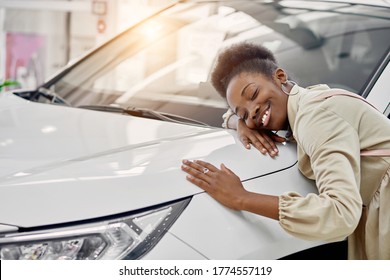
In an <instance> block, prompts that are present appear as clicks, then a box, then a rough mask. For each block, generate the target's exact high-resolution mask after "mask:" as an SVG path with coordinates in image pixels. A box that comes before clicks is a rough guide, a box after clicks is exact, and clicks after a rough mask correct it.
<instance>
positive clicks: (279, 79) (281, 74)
mask: <svg viewBox="0 0 390 280" xmlns="http://www.w3.org/2000/svg"><path fill="white" fill-rule="evenodd" d="M274 79H275V82H276V83H280V84H285V83H286V82H287V80H288V77H287V73H286V71H284V70H283V69H282V68H278V69H276V70H275V73H274Z"/></svg>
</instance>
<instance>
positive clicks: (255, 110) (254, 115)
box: [250, 107, 260, 120]
mask: <svg viewBox="0 0 390 280" xmlns="http://www.w3.org/2000/svg"><path fill="white" fill-rule="evenodd" d="M259 110H260V108H259V107H256V108H255V109H254V110H252V113H251V116H250V118H251V119H252V120H254V119H256V116H257V114H258V113H259Z"/></svg>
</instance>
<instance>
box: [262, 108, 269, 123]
mask: <svg viewBox="0 0 390 280" xmlns="http://www.w3.org/2000/svg"><path fill="white" fill-rule="evenodd" d="M268 114H269V112H268V111H265V113H264V115H263V117H262V118H261V122H262V124H263V125H264V123H265V120H266V119H267V117H268Z"/></svg>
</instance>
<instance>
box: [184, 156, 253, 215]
mask: <svg viewBox="0 0 390 280" xmlns="http://www.w3.org/2000/svg"><path fill="white" fill-rule="evenodd" d="M181 168H182V170H183V171H185V172H187V173H188V175H187V180H188V181H190V182H191V183H193V184H195V185H197V186H198V187H199V188H201V189H203V190H205V191H206V192H207V193H208V194H209V195H210V196H211V197H213V198H214V199H215V200H217V201H218V202H220V203H221V204H223V205H225V206H226V207H229V208H231V209H234V210H242V205H241V204H242V200H243V198H244V197H245V196H246V195H248V194H249V193H248V192H247V191H246V190H245V189H244V187H243V185H242V183H241V181H240V178H239V177H238V176H237V175H236V174H234V173H233V172H232V171H231V170H230V169H228V168H227V167H226V166H225V165H224V164H221V169H218V168H217V167H215V166H214V165H212V164H211V163H207V162H204V161H201V160H196V161H189V160H183V164H182V166H181Z"/></svg>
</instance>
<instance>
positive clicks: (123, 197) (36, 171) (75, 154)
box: [0, 94, 296, 228]
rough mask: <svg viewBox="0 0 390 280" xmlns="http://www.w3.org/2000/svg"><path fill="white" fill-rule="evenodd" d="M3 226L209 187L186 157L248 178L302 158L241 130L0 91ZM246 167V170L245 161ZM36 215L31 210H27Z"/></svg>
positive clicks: (87, 215) (95, 214) (108, 210)
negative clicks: (272, 153)
mask: <svg viewBox="0 0 390 280" xmlns="http://www.w3.org/2000/svg"><path fill="white" fill-rule="evenodd" d="M0 124H1V130H0V155H1V157H0V167H1V168H0V224H3V225H5V224H6V225H13V226H17V227H26V228H27V227H38V226H46V225H55V224H62V223H69V222H77V221H84V220H88V219H95V218H101V217H106V216H110V215H116V214H120V213H126V212H129V211H133V210H137V209H142V208H145V207H151V206H154V205H158V204H161V203H165V202H168V201H173V200H176V199H180V198H184V197H189V196H193V195H195V194H197V193H200V192H202V190H201V189H199V188H198V187H196V186H194V185H192V184H190V183H189V182H187V181H186V180H185V174H184V172H182V171H181V170H180V166H181V160H182V159H183V158H186V159H203V160H207V161H209V162H212V163H213V164H215V165H217V166H219V165H220V164H221V163H225V164H226V165H227V166H228V167H229V168H231V169H232V170H233V171H234V172H236V174H237V175H238V176H240V178H241V180H248V179H250V178H253V177H256V176H261V175H264V174H267V173H271V172H275V171H277V170H281V169H285V168H288V167H290V166H292V165H294V164H295V162H296V155H295V151H294V149H291V148H286V147H283V146H282V147H280V149H281V150H282V153H283V159H281V158H279V159H271V158H270V157H265V156H262V155H261V154H260V153H259V152H258V151H256V150H255V149H252V150H249V151H248V150H246V149H245V148H243V147H242V145H241V144H240V143H239V141H237V139H236V138H235V134H234V133H232V132H230V131H227V130H223V129H219V128H205V127H198V126H192V125H182V124H175V123H168V122H163V121H157V120H150V119H143V118H137V117H132V116H124V115H118V114H113V113H107V112H97V111H90V110H86V109H78V108H70V107H62V106H57V105H47V104H40V103H34V102H30V101H26V100H24V99H21V98H19V97H17V96H14V95H12V94H2V95H0ZM244 167H245V168H244ZM27 213H28V215H27Z"/></svg>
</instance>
